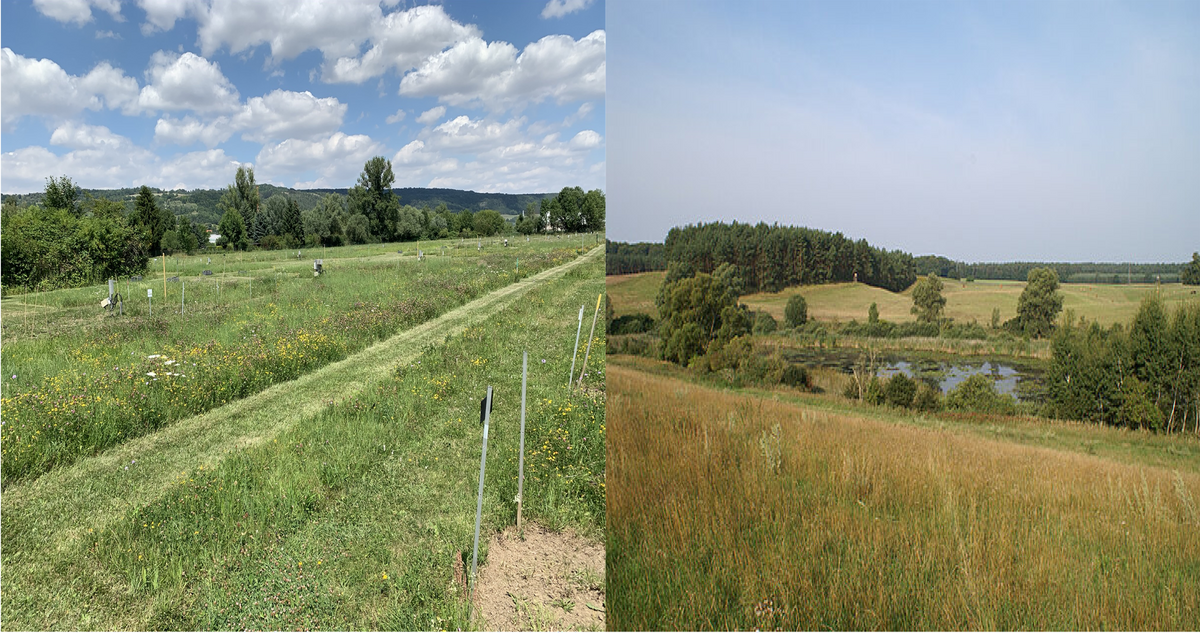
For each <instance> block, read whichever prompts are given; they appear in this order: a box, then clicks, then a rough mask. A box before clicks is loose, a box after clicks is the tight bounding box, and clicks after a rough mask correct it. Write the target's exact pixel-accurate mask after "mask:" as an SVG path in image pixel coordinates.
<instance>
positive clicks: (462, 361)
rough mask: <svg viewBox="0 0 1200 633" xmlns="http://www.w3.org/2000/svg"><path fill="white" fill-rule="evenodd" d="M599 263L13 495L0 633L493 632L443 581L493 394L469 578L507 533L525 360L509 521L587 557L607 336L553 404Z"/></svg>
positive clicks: (593, 533) (595, 516)
mask: <svg viewBox="0 0 1200 633" xmlns="http://www.w3.org/2000/svg"><path fill="white" fill-rule="evenodd" d="M472 250H473V249H472ZM598 255H599V253H598V252H596V253H594V254H592V255H589V256H587V257H586V259H583V260H582V261H578V262H572V263H571V264H567V266H565V267H564V268H562V269H555V270H554V271H553V272H552V271H546V272H545V273H543V274H541V275H539V277H540V279H536V280H525V281H522V282H520V283H517V284H512V285H510V286H508V287H506V288H504V289H502V290H500V291H497V292H495V293H492V294H489V295H487V296H485V297H484V298H482V299H480V300H479V301H476V302H473V303H471V304H469V305H468V306H465V307H464V309H460V310H454V311H452V312H450V313H446V314H445V315H443V317H439V318H438V319H435V320H434V321H432V322H430V326H429V327H426V326H424V325H422V326H419V327H418V328H417V329H416V330H413V331H410V332H405V333H401V334H399V335H397V336H394V337H392V338H390V339H388V340H387V341H385V342H383V343H381V344H379V345H376V346H373V347H372V348H370V349H369V350H367V351H364V352H362V353H360V354H358V355H356V356H353V357H351V358H347V359H346V360H345V361H342V362H340V363H337V364H336V365H331V366H329V367H326V368H323V369H319V370H316V371H314V372H311V373H309V374H305V375H304V376H302V377H301V378H299V379H298V380H295V381H292V382H289V383H286V384H283V385H279V386H277V387H275V388H273V389H270V390H266V391H263V392H261V393H259V394H257V395H254V396H251V397H249V398H246V399H244V400H241V401H238V402H236V403H233V404H231V405H227V406H225V407H220V408H218V409H215V410H213V411H210V412H209V413H208V414H206V415H203V416H198V417H195V418H190V419H188V420H184V421H181V422H180V423H178V424H175V425H172V426H170V427H167V428H164V429H161V430H159V431H157V432H156V433H153V434H150V435H147V436H145V437H142V438H138V439H133V440H130V441H128V442H125V443H123V444H122V445H120V446H117V447H114V448H112V449H110V450H109V451H106V452H105V453H103V454H102V455H99V456H96V457H89V458H86V459H82V460H80V461H78V462H77V463H75V464H73V465H71V466H69V467H66V468H61V469H56V470H54V471H52V472H50V473H47V474H46V475H43V476H42V477H41V478H39V480H38V481H37V482H22V483H18V484H17V485H15V486H12V487H10V488H8V489H7V490H6V491H5V493H4V496H3V512H2V514H0V517H2V520H3V533H4V549H3V564H2V565H0V572H2V573H3V585H4V618H5V625H6V627H7V628H13V629H29V630H44V629H51V628H64V629H97V630H115V629H138V630H161V629H183V630H200V629H220V630H233V629H298V628H299V629H315V630H351V629H354V630H358V629H385V630H410V629H446V630H456V629H458V630H462V629H471V628H483V629H487V628H489V626H488V623H487V622H482V621H479V620H478V619H476V620H474V621H471V620H468V619H467V607H466V601H465V596H464V591H463V588H462V587H461V585H458V584H456V582H455V569H456V568H458V569H460V570H461V569H462V567H463V561H464V558H465V561H466V568H467V569H468V570H469V568H470V547H471V540H472V530H473V527H474V513H475V491H476V488H475V486H476V482H477V480H478V479H477V478H478V473H479V470H478V468H479V451H480V426H479V423H478V414H479V404H478V402H479V398H480V397H481V396H482V395H483V393H484V391H485V389H486V387H487V386H488V385H492V386H494V387H495V394H496V403H495V404H494V408H493V417H492V426H491V437H490V440H489V447H488V454H487V458H488V465H487V486H486V488H485V499H484V506H483V507H484V515H483V538H482V539H481V546H484V548H485V549H484V551H481V552H480V564H481V566H483V565H485V564H486V562H487V552H486V543H487V540H488V539H487V536H488V535H489V534H492V533H494V532H495V531H497V530H499V529H501V528H503V527H505V526H507V525H511V524H512V523H513V521H514V519H515V513H516V507H515V504H514V502H513V498H514V496H515V495H516V487H517V461H518V454H517V452H518V442H519V437H518V433H517V429H518V424H519V412H520V404H519V403H520V400H519V398H520V395H519V394H520V392H521V371H520V368H521V353H522V351H526V350H527V351H528V352H529V386H528V413H527V423H526V426H527V429H526V433H527V437H526V456H525V457H526V459H525V469H526V479H525V499H524V516H525V519H526V520H527V521H529V520H533V521H537V522H538V523H541V524H543V525H545V526H547V527H549V528H551V529H564V528H565V529H571V530H573V531H576V532H580V533H582V534H584V535H586V536H589V537H591V538H601V539H602V538H603V531H604V525H605V434H606V431H605V420H604V411H605V397H604V390H605V380H606V371H605V363H604V343H605V341H604V337H603V336H599V337H598V338H597V339H596V340H595V341H593V349H592V360H591V362H589V365H588V376H587V378H586V379H585V380H584V388H583V389H582V390H574V391H570V390H567V389H566V388H565V387H564V382H565V377H566V373H567V372H568V371H569V368H570V366H571V354H572V349H573V347H572V346H573V343H574V333H575V327H576V310H577V307H578V305H579V304H580V303H582V302H587V301H589V300H593V299H592V298H593V297H595V295H596V293H597V292H600V291H602V289H603V276H602V264H601V262H600V261H599V260H600V257H599V256H598ZM463 259H464V260H466V259H467V258H465V257H464V258H463ZM476 259H477V258H476V257H471V258H470V260H469V261H470V263H475V260H476ZM327 261H329V260H327ZM369 261H371V260H369V259H368V260H364V262H369ZM376 261H378V259H377V260H376ZM572 264H575V265H574V266H573V267H571V266H572ZM391 266H393V267H394V266H395V264H394V263H392V264H391ZM568 267H569V269H566V268H568ZM522 270H524V262H522ZM410 272H411V271H410ZM362 276H363V275H361V274H359V275H354V276H353V277H352V279H351V280H349V282H350V283H358V280H360V279H361V278H362ZM535 282H536V283H535ZM362 283H365V284H367V285H365V286H363V289H364V291H366V290H370V289H371V288H372V287H371V286H370V282H362ZM361 298H363V299H365V298H366V297H361ZM367 314H369V312H367ZM359 316H360V317H361V316H362V314H361V313H360V314H359ZM7 349H8V346H7V345H6V346H5V350H6V353H7ZM6 366H7V362H6ZM6 409H7V407H6ZM6 422H7V420H6Z"/></svg>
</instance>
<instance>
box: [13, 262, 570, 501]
mask: <svg viewBox="0 0 1200 633" xmlns="http://www.w3.org/2000/svg"><path fill="white" fill-rule="evenodd" d="M392 246H397V245H373V246H369V247H367V246H356V247H346V248H344V249H328V252H327V253H326V258H325V269H326V270H327V271H328V273H327V274H326V275H323V276H322V277H319V278H314V277H313V276H312V273H311V261H310V260H307V259H305V260H302V261H299V262H297V260H295V251H291V258H288V257H287V256H286V255H281V254H280V252H278V251H276V252H268V253H248V254H236V255H231V256H229V259H230V260H232V261H230V265H229V266H228V268H229V270H230V271H231V272H230V276H228V277H225V278H224V279H222V277H221V276H220V275H217V276H215V277H195V276H192V277H188V276H186V275H187V274H188V273H198V272H200V268H201V267H202V266H205V265H206V264H205V262H204V260H203V259H201V258H200V257H192V258H181V260H180V262H179V264H178V268H179V269H180V270H181V271H182V274H183V275H184V276H182V277H181V279H182V280H183V283H184V284H186V290H185V288H184V287H183V286H181V284H180V283H167V284H166V287H167V292H166V295H165V297H164V295H163V293H162V288H163V285H162V284H163V281H162V279H161V274H160V278H159V279H155V280H150V279H147V280H144V281H142V282H132V283H130V284H128V285H129V286H130V290H122V294H124V295H125V296H126V297H127V300H126V303H125V309H126V316H124V317H109V316H103V315H101V314H100V310H99V308H98V307H97V304H98V303H99V300H100V298H101V297H104V296H107V286H94V287H89V288H78V289H71V290H60V291H55V292H50V293H44V294H41V295H37V296H34V297H28V296H26V297H21V298H14V299H9V300H6V301H5V304H6V305H5V306H3V324H4V326H5V329H4V346H3V349H2V351H0V363H2V365H3V374H2V375H0V380H3V384H4V397H3V400H2V401H0V406H2V407H3V413H4V424H3V427H2V429H0V451H2V453H3V469H2V472H3V485H4V486H5V487H8V486H9V485H11V484H12V483H13V482H15V481H18V480H20V479H23V478H26V477H34V476H37V475H40V474H41V473H44V472H47V471H49V470H51V469H53V468H55V467H58V466H62V465H65V464H70V463H71V462H73V461H74V460H75V459H78V458H79V457H81V456H84V455H95V454H98V453H99V452H100V451H103V450H104V449H106V448H108V447H110V446H113V445H116V444H119V443H121V442H123V441H125V440H127V439H129V438H131V437H137V436H139V435H142V434H144V433H148V432H152V431H154V430H156V429H158V428H162V427H163V426H164V425H168V424H170V423H172V422H173V421H176V420H180V419H183V418H186V417H188V416H191V415H195V414H197V413H201V412H203V411H207V410H209V409H211V408H213V407H217V406H220V405H222V404H224V403H227V402H232V401H235V400H237V399H239V398H243V397H245V396H247V395H250V394H253V393H257V392H259V391H261V390H262V389H264V388H266V387H268V386H270V385H272V384H277V383H279V382H282V381H286V380H291V379H293V378H296V377H298V376H301V375H303V374H305V373H306V372H309V371H312V370H313V369H316V368H318V367H322V366H324V365H326V364H328V363H330V362H333V361H336V360H340V359H343V358H345V357H346V356H348V355H349V354H352V353H354V352H356V351H358V350H361V349H363V348H364V347H366V346H367V345H369V344H371V343H372V342H375V341H378V340H381V339H383V338H386V337H387V336H390V335H391V334H393V333H395V332H397V331H399V330H401V329H404V328H407V327H411V326H413V325H415V324H417V323H421V322H423V321H426V320H428V319H430V318H431V317H433V316H436V315H437V314H440V313H442V312H444V311H445V310H447V309H449V308H452V307H454V306H457V305H461V304H463V303H465V302H467V301H469V300H471V299H473V298H475V297H478V296H481V295H482V294H484V293H486V292H488V291H490V290H493V289H495V288H499V287H502V286H505V285H507V284H510V283H512V282H513V281H514V280H515V279H517V278H518V277H525V276H528V275H531V274H534V273H536V272H538V271H540V270H544V269H546V268H548V267H551V266H554V265H557V264H560V263H562V262H564V261H567V260H568V259H570V258H572V257H574V256H575V254H576V251H575V250H574V249H572V248H563V246H564V244H563V241H562V240H555V239H547V238H543V239H539V240H535V241H533V242H531V243H528V244H526V243H524V242H523V241H520V242H519V245H517V244H514V246H511V247H509V248H503V247H499V248H497V247H494V246H491V247H488V248H485V249H484V250H483V251H482V252H480V251H477V250H476V248H475V245H474V244H472V245H470V246H468V247H465V248H457V247H456V246H457V245H455V244H448V243H446V244H438V243H425V244H422V245H421V246H420V248H422V249H423V250H425V252H426V255H427V259H426V260H425V261H423V262H418V261H417V260H416V258H415V256H413V255H412V254H413V253H415V252H416V248H415V247H414V246H415V245H413V244H403V245H399V246H401V247H402V248H403V250H404V251H405V255H404V256H400V255H399V254H397V253H396V252H395V250H392V248H391V247H392ZM442 246H447V247H450V248H448V249H447V253H448V255H447V256H445V257H443V256H440V255H433V253H435V252H437V253H440V251H441V247H442ZM384 249H386V250H384ZM381 251H382V252H381ZM517 258H520V259H521V260H523V261H522V265H521V267H520V274H519V275H518V274H517V271H516V270H515V264H516V259H517ZM214 263H216V262H215V261H214ZM214 268H216V269H217V270H218V271H219V270H220V268H219V267H216V266H214ZM243 273H244V274H243ZM146 288H154V289H156V290H157V296H156V297H155V298H154V301H155V302H156V303H155V306H156V307H155V309H154V314H153V317H151V316H150V314H149V312H150V309H149V306H148V305H147V299H146V296H145V289H146ZM185 293H186V297H185V298H186V308H185V310H184V314H183V315H180V314H179V301H180V298H181V296H183V295H184V294H185ZM252 293H253V294H252ZM134 297H137V298H136V299H135V298H134ZM27 298H32V299H33V303H34V305H38V306H42V307H41V308H40V310H39V311H38V312H37V313H36V316H35V317H34V321H33V322H32V323H31V324H30V327H29V328H25V327H24V318H23V315H22V314H21V311H22V307H23V306H22V302H24V300H25V299H27ZM151 356H155V358H151ZM151 373H152V374H153V375H150V374H151Z"/></svg>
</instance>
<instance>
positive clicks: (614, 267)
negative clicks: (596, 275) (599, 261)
mask: <svg viewBox="0 0 1200 633" xmlns="http://www.w3.org/2000/svg"><path fill="white" fill-rule="evenodd" d="M666 269H667V259H666V256H665V255H664V254H663V245H662V244H659V243H657V242H637V243H634V244H627V243H625V242H613V241H611V240H605V241H604V274H605V275H631V274H634V273H648V272H652V271H655V270H666Z"/></svg>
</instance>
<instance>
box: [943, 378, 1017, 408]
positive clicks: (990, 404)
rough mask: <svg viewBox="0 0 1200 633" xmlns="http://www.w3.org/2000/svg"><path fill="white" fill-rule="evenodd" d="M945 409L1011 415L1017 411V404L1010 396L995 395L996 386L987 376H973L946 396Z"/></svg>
mask: <svg viewBox="0 0 1200 633" xmlns="http://www.w3.org/2000/svg"><path fill="white" fill-rule="evenodd" d="M946 408H947V409H951V410H954V411H977V412H979V413H997V414H1003V415H1012V414H1014V413H1016V411H1017V403H1016V401H1015V400H1013V397H1012V396H1010V395H1007V394H1003V395H1002V394H999V393H996V386H995V385H994V384H992V380H991V379H990V378H988V377H987V376H984V375H982V374H973V375H971V376H969V377H968V378H967V379H966V380H964V381H962V382H961V383H959V384H958V386H957V387H955V388H954V389H952V390H950V393H948V394H946Z"/></svg>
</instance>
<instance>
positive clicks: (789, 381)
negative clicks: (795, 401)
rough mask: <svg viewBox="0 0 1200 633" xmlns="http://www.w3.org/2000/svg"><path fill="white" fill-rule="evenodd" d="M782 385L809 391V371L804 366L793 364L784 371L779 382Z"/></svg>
mask: <svg viewBox="0 0 1200 633" xmlns="http://www.w3.org/2000/svg"><path fill="white" fill-rule="evenodd" d="M779 381H780V382H781V383H783V384H785V385H787V386H789V387H800V388H804V389H807V388H808V387H809V386H810V384H809V378H808V370H807V369H805V367H804V366H803V365H796V364H791V365H788V366H787V368H786V369H784V370H783V376H782V377H781V378H780V380H779Z"/></svg>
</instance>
